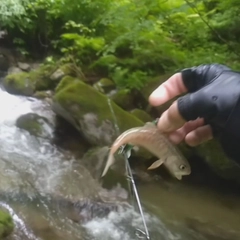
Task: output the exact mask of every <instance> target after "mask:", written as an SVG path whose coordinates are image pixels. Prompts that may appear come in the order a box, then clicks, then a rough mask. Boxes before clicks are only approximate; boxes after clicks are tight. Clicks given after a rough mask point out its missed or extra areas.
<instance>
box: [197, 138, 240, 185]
mask: <svg viewBox="0 0 240 240" xmlns="http://www.w3.org/2000/svg"><path fill="white" fill-rule="evenodd" d="M195 150H196V153H197V154H198V155H199V156H201V157H202V158H203V159H204V160H205V161H206V163H207V164H208V165H209V166H210V168H211V169H212V170H213V171H214V172H215V173H216V174H218V175H219V176H221V177H223V178H225V179H231V180H234V181H236V182H238V183H240V167H239V166H238V165H237V164H236V163H235V162H234V161H232V160H231V159H229V158H228V157H227V156H226V154H225V153H224V151H223V149H222V147H221V145H220V143H219V142H218V141H217V140H216V139H213V140H210V141H208V142H206V143H203V144H201V145H199V146H197V147H196V148H195Z"/></svg>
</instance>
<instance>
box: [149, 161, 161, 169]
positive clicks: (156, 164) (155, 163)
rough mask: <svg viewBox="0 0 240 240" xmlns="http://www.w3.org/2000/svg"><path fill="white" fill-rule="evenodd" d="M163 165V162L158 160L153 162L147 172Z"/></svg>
mask: <svg viewBox="0 0 240 240" xmlns="http://www.w3.org/2000/svg"><path fill="white" fill-rule="evenodd" d="M163 163H164V160H162V159H159V160H157V161H155V162H154V163H153V164H152V165H151V166H150V167H148V170H151V169H155V168H158V167H160V166H161V165H162V164H163Z"/></svg>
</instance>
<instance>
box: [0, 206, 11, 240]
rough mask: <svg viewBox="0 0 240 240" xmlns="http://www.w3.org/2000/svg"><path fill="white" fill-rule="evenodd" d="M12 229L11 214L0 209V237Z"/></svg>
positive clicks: (5, 235)
mask: <svg viewBox="0 0 240 240" xmlns="http://www.w3.org/2000/svg"><path fill="white" fill-rule="evenodd" d="M13 230H14V223H13V219H12V217H11V215H10V214H9V213H8V212H7V211H6V210H2V209H1V210H0V239H3V238H5V237H7V236H9V235H10V234H11V233H12V232H13Z"/></svg>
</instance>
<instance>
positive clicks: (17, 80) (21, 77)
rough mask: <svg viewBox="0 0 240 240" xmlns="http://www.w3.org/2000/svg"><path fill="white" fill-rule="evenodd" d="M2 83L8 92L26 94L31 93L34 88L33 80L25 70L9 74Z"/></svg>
mask: <svg viewBox="0 0 240 240" xmlns="http://www.w3.org/2000/svg"><path fill="white" fill-rule="evenodd" d="M3 85H4V86H5V88H6V90H7V91H8V92H9V93H12V94H23V95H27V96H28V95H32V94H33V92H34V89H35V81H34V80H33V79H32V78H30V76H29V73H26V72H21V73H13V74H9V75H8V76H7V77H6V78H5V79H4V81H3Z"/></svg>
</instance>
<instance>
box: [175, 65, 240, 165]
mask: <svg viewBox="0 0 240 240" xmlns="http://www.w3.org/2000/svg"><path fill="white" fill-rule="evenodd" d="M182 78H183V82H184V84H185V86H186V88H187V89H188V92H189V94H187V95H185V96H183V97H180V98H179V99H178V108H179V111H180V114H181V115H182V116H183V118H184V119H185V120H187V121H189V120H194V119H196V118H198V117H202V118H204V120H205V123H206V124H210V126H211V127H212V129H213V135H214V137H218V138H219V140H220V143H221V145H222V147H223V150H224V151H225V152H226V154H227V155H228V156H229V157H230V158H232V159H233V160H235V161H236V162H238V163H239V164H240V72H235V71H232V70H231V69H230V68H228V67H226V66H224V65H220V64H209V65H200V66H198V67H192V68H188V69H184V70H182Z"/></svg>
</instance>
